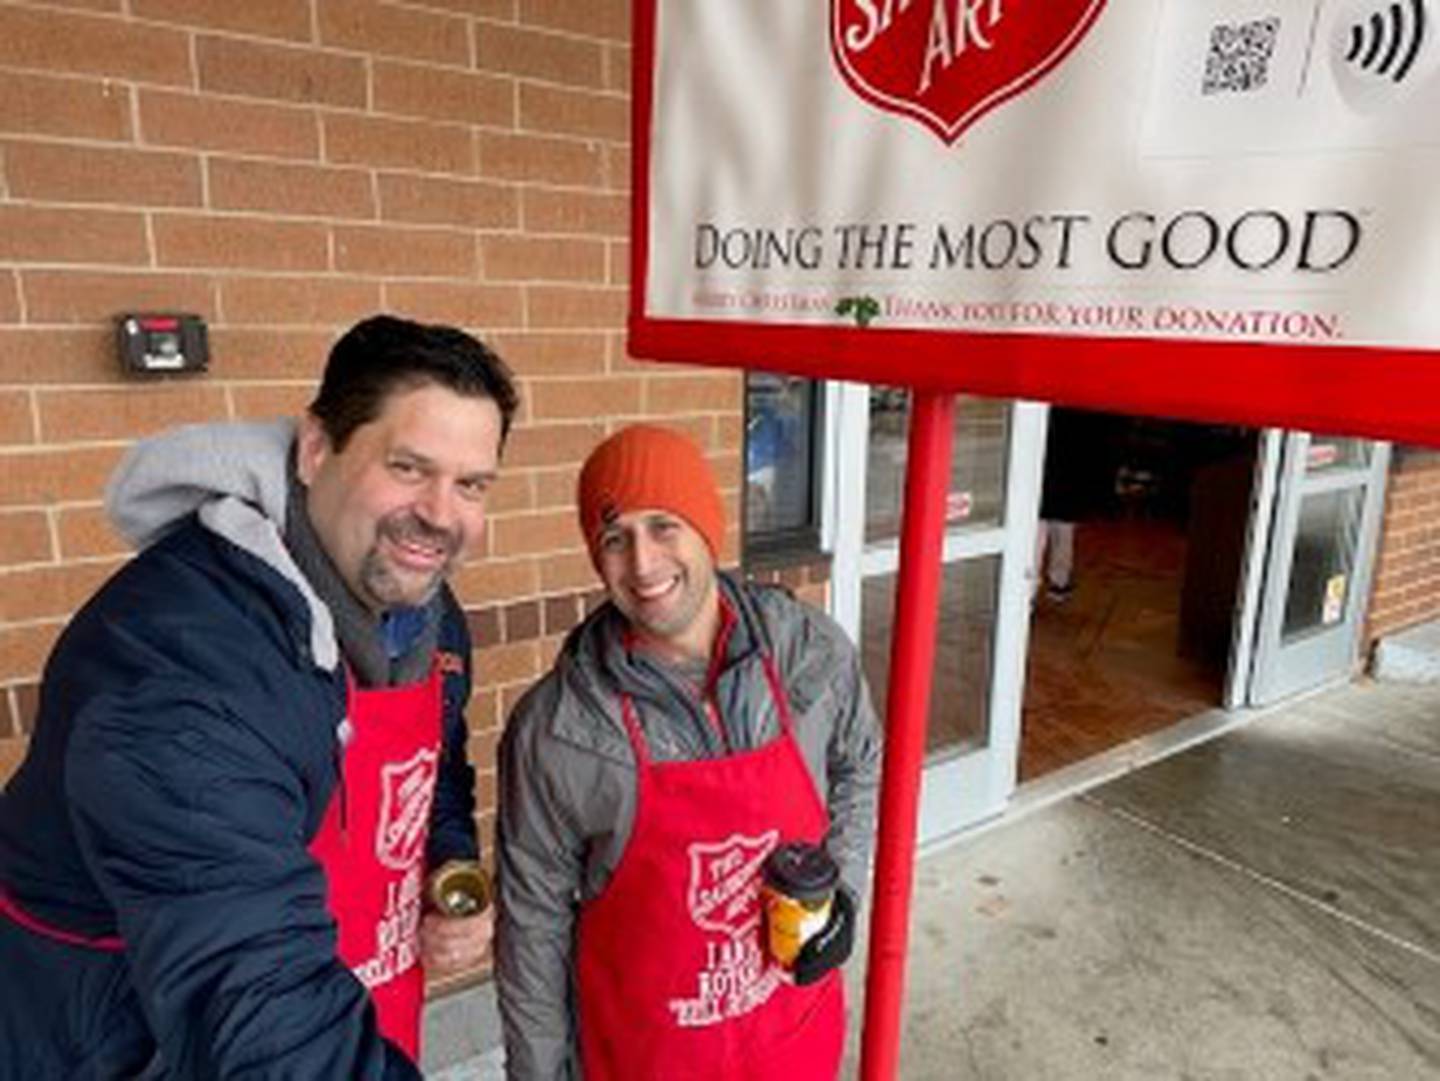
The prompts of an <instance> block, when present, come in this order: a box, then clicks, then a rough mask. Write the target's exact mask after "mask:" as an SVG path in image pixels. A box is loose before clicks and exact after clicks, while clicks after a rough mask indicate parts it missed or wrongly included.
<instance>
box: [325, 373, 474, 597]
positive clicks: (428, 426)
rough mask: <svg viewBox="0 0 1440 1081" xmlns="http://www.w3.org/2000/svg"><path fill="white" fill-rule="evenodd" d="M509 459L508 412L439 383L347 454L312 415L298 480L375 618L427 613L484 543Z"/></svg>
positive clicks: (329, 548) (360, 433)
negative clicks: (502, 461) (488, 508)
mask: <svg viewBox="0 0 1440 1081" xmlns="http://www.w3.org/2000/svg"><path fill="white" fill-rule="evenodd" d="M499 456H500V410H499V408H498V407H497V406H496V405H495V403H494V401H492V400H491V399H489V398H480V397H469V396H462V395H460V394H456V393H455V392H454V391H452V390H449V389H448V388H446V387H442V386H439V385H438V384H435V383H424V384H421V385H419V386H411V387H406V388H403V389H398V390H396V391H394V392H392V393H391V394H390V395H389V396H388V397H387V398H386V399H385V403H384V405H383V407H382V408H381V410H380V414H379V416H377V417H376V418H375V419H374V420H372V421H370V422H369V423H368V424H363V425H361V426H360V427H359V428H356V429H355V431H354V432H353V433H351V435H350V438H349V439H348V441H346V443H345V448H344V449H343V450H340V451H337V450H335V448H334V447H333V446H332V445H331V443H330V439H329V437H328V436H327V435H326V434H325V430H324V428H323V427H322V426H321V424H320V422H319V421H318V420H316V418H315V417H313V416H311V415H309V414H307V415H306V416H304V417H303V418H302V419H301V422H300V436H299V447H298V452H297V456H296V466H297V472H298V473H299V476H300V480H301V481H302V482H303V483H304V484H305V485H306V488H307V492H306V508H307V510H308V511H309V514H310V522H311V524H312V525H313V526H314V529H315V532H316V534H317V535H318V536H319V538H320V543H321V545H322V546H323V547H324V549H325V552H326V554H327V555H329V557H330V560H331V562H332V563H334V564H335V569H336V570H337V571H339V572H340V577H341V578H342V579H344V581H345V584H346V585H347V586H349V588H350V591H351V592H352V593H353V594H354V595H355V596H356V598H357V599H358V600H359V601H360V602H361V603H362V604H364V605H365V606H366V607H367V608H369V609H370V610H371V611H372V612H376V613H379V612H383V611H384V610H386V609H388V608H395V607H402V606H413V605H420V604H424V603H425V602H426V601H428V600H429V599H430V598H431V597H432V596H433V595H434V593H435V591H436V590H437V589H438V588H439V587H440V583H441V581H442V580H443V579H444V577H445V576H446V575H447V574H448V573H449V572H450V569H451V568H452V567H453V566H454V565H455V563H456V562H458V561H460V560H463V559H464V558H465V557H466V556H467V555H468V554H469V552H470V551H471V550H472V549H473V548H474V546H475V545H476V544H478V543H479V541H480V538H481V536H482V535H483V532H484V525H485V499H486V495H487V494H488V492H489V489H490V486H491V484H492V483H493V482H494V480H495V473H496V468H497V465H498V463H499Z"/></svg>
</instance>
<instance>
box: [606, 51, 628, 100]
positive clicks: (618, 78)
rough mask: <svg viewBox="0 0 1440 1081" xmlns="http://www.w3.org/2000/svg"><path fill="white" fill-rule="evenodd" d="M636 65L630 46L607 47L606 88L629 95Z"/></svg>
mask: <svg viewBox="0 0 1440 1081" xmlns="http://www.w3.org/2000/svg"><path fill="white" fill-rule="evenodd" d="M634 63H635V61H634V58H633V56H632V50H631V49H630V47H629V46H628V45H607V46H605V86H606V87H607V88H608V89H610V90H614V91H617V92H618V93H621V94H629V93H630V79H631V71H632V69H633V67H634Z"/></svg>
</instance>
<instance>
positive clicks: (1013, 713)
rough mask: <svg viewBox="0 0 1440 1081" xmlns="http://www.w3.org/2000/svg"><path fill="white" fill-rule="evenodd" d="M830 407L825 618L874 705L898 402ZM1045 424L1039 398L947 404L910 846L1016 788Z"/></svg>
mask: <svg viewBox="0 0 1440 1081" xmlns="http://www.w3.org/2000/svg"><path fill="white" fill-rule="evenodd" d="M837 404H838V409H837V413H838V416H837V424H836V425H835V430H836V432H837V435H838V440H839V445H838V446H836V447H835V448H834V458H835V461H836V463H837V467H836V469H835V471H834V472H835V476H836V485H837V487H836V492H835V497H836V515H835V521H836V522H837V530H836V534H835V536H834V538H833V539H834V545H835V566H834V569H833V575H832V581H833V588H834V602H835V604H834V607H835V614H836V617H837V618H838V619H839V620H840V622H841V623H842V625H844V626H845V627H846V629H847V630H848V631H849V632H850V633H851V634H852V636H854V638H855V639H856V641H857V642H859V643H860V647H861V652H862V656H863V658H864V663H865V672H866V677H867V678H868V680H869V682H870V688H871V692H872V694H873V695H874V698H875V703H876V708H877V709H879V710H883V709H884V704H885V702H886V696H887V693H888V688H889V678H888V677H889V660H890V639H891V633H892V630H893V627H894V617H895V585H896V581H897V578H898V572H899V537H900V520H901V509H902V508H901V504H902V497H903V492H904V482H905V466H906V455H907V450H908V443H907V439H908V434H909V420H910V396H909V394H908V393H906V392H905V391H901V390H896V389H893V388H887V387H866V386H846V387H844V388H842V390H841V391H840V400H839V402H838V403H837ZM1044 430H1045V407H1044V406H1042V405H1035V404H1031V403H1020V402H1015V403H1012V402H1009V401H999V400H994V399H983V398H969V397H963V396H962V397H961V398H959V400H958V401H957V403H956V411H955V435H954V454H953V457H952V462H951V472H950V486H949V492H948V496H947V528H946V535H945V542H944V556H943V558H944V562H945V566H944V571H943V578H942V593H941V601H940V618H939V630H938V640H937V643H936V665H935V675H934V686H933V689H932V693H931V704H930V715H929V723H928V727H927V730H926V746H927V758H926V770H925V777H924V786H923V789H922V794H921V801H920V840H921V842H922V843H924V842H925V841H927V840H930V839H933V838H935V837H939V836H942V835H944V834H946V833H949V832H952V831H954V830H957V829H959V828H961V827H963V826H966V825H968V824H970V823H971V822H975V821H978V820H979V819H982V818H985V817H988V816H990V815H993V814H996V813H998V812H999V811H1001V810H1002V809H1003V808H1004V805H1005V801H1006V800H1007V799H1008V797H1009V795H1010V793H1011V792H1012V791H1013V790H1014V787H1015V777H1016V762H1017V757H1018V748H1019V727H1020V702H1021V693H1022V691H1023V687H1024V670H1025V645H1026V638H1027V635H1028V632H1029V596H1030V584H1029V575H1030V564H1031V562H1032V561H1033V551H1034V537H1035V524H1036V515H1037V510H1038V505H1039V480H1040V462H1041V459H1042V443H1043V440H1044Z"/></svg>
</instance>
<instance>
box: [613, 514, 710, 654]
mask: <svg viewBox="0 0 1440 1081" xmlns="http://www.w3.org/2000/svg"><path fill="white" fill-rule="evenodd" d="M595 560H596V565H597V566H598V568H599V570H600V577H601V578H602V579H604V582H605V586H606V588H607V589H608V590H609V591H610V599H611V600H613V601H614V602H615V607H617V608H619V609H620V611H621V612H622V613H624V615H625V616H626V618H628V619H629V620H630V624H631V626H632V627H633V628H634V630H635V632H636V633H637V634H638V635H639V636H640V638H641V639H642V640H643V641H644V642H645V643H646V644H647V645H649V646H651V647H652V648H654V649H656V650H657V651H659V652H661V653H663V654H665V655H667V656H669V657H671V658H672V659H676V660H683V659H696V658H708V657H709V656H710V650H711V647H712V646H713V645H714V642H715V634H716V631H717V630H718V628H719V626H720V605H719V595H718V593H717V592H716V585H715V559H714V557H713V556H712V555H711V554H710V547H709V545H707V544H706V543H705V539H704V538H703V537H702V536H701V535H700V534H699V532H697V531H696V529H695V528H694V527H693V526H691V525H690V523H689V522H687V521H685V519H683V518H681V517H679V516H677V515H674V514H671V513H670V512H669V511H665V510H657V509H649V510H636V511H630V512H628V513H626V514H621V515H618V516H617V517H615V518H614V519H613V520H611V521H610V522H609V523H607V524H606V525H605V526H604V527H603V529H602V531H601V533H600V540H599V544H598V546H597V548H596V557H595Z"/></svg>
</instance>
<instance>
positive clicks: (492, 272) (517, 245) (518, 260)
mask: <svg viewBox="0 0 1440 1081" xmlns="http://www.w3.org/2000/svg"><path fill="white" fill-rule="evenodd" d="M480 266H481V268H482V270H483V271H484V274H485V277H486V278H487V279H489V280H490V281H565V282H593V283H597V284H599V283H603V282H604V281H605V245H604V244H601V243H596V242H593V241H586V240H574V239H570V238H565V239H561V238H556V237H531V236H488V237H483V238H482V239H481V241H480Z"/></svg>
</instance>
